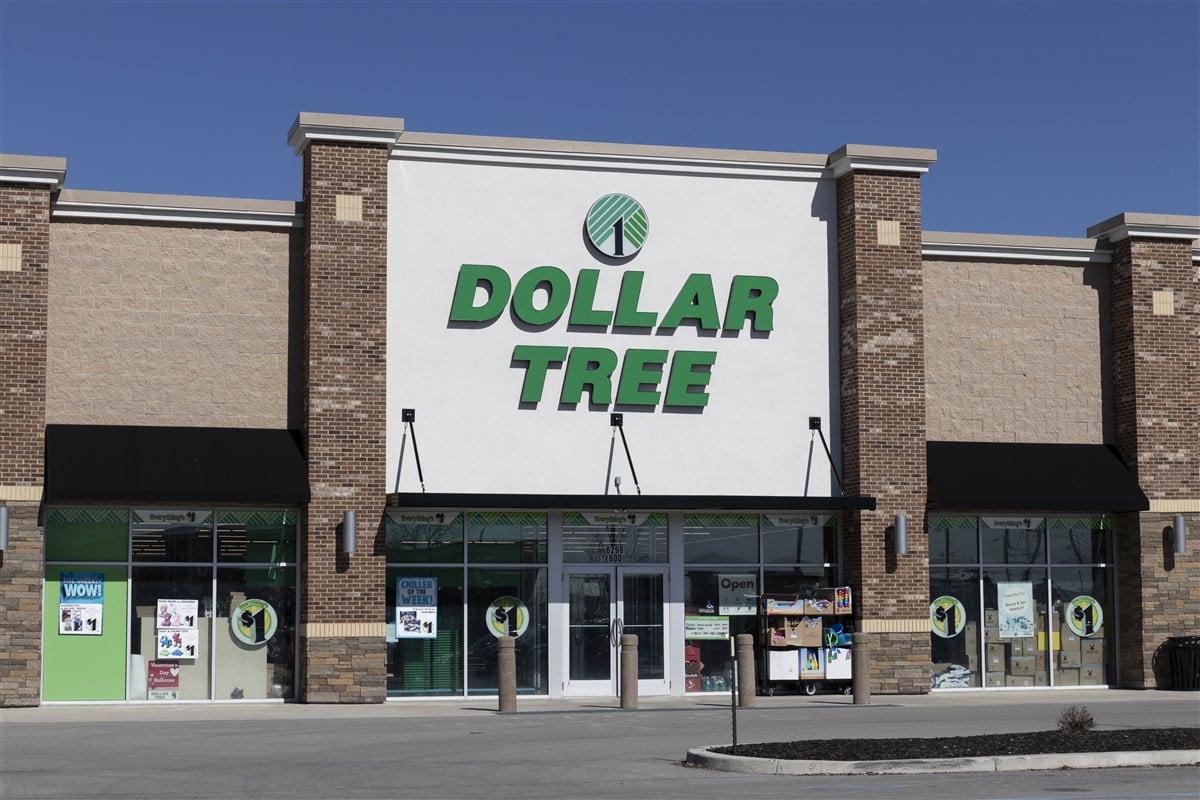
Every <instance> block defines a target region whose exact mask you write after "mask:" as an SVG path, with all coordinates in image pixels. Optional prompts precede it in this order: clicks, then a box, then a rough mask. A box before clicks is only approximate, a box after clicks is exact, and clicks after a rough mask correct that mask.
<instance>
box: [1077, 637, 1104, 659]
mask: <svg viewBox="0 0 1200 800" xmlns="http://www.w3.org/2000/svg"><path fill="white" fill-rule="evenodd" d="M1079 659H1080V660H1081V661H1082V662H1083V663H1084V664H1103V663H1104V640H1103V639H1095V638H1092V639H1083V640H1082V641H1080V642H1079Z"/></svg>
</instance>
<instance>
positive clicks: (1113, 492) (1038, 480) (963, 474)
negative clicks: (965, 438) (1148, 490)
mask: <svg viewBox="0 0 1200 800" xmlns="http://www.w3.org/2000/svg"><path fill="white" fill-rule="evenodd" d="M926 457H927V465H928V470H929V503H928V507H929V508H930V509H936V510H946V511H1096V512H1118V511H1145V510H1147V509H1148V508H1150V501H1148V500H1147V499H1146V495H1145V493H1144V492H1143V491H1142V490H1141V489H1140V488H1139V487H1138V485H1137V480H1136V479H1135V478H1134V476H1133V473H1132V472H1130V471H1129V468H1128V467H1126V466H1125V463H1124V462H1123V461H1121V457H1120V456H1119V455H1117V451H1116V450H1115V449H1114V448H1112V447H1111V446H1109V445H1103V444H1017V443H1011V442H928V443H927V444H926Z"/></svg>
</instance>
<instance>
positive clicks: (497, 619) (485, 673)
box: [466, 567, 549, 694]
mask: <svg viewBox="0 0 1200 800" xmlns="http://www.w3.org/2000/svg"><path fill="white" fill-rule="evenodd" d="M547 610H548V599H547V592H546V568H545V567H539V568H532V569H531V568H521V569H502V568H496V569H491V568H471V569H468V570H467V636H466V642H467V693H468V694H495V693H496V692H497V691H498V689H499V682H498V681H499V679H498V675H497V659H498V654H499V651H500V646H499V643H498V639H499V637H500V636H503V635H506V634H512V635H515V636H516V639H517V641H516V651H517V652H516V656H517V691H518V692H525V693H529V694H546V693H547V678H548V674H549V652H548V648H547V632H548V631H547V628H548V626H547Z"/></svg>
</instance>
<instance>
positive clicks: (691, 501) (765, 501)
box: [387, 492, 875, 511]
mask: <svg viewBox="0 0 1200 800" xmlns="http://www.w3.org/2000/svg"><path fill="white" fill-rule="evenodd" d="M387 504H388V506H390V507H393V508H431V509H433V508H445V509H456V508H463V509H474V508H479V509H483V508H486V509H498V510H499V509H505V510H507V509H520V510H542V511H544V510H546V509H561V510H565V511H618V510H619V511H856V510H857V511H874V510H875V498H874V497H787V496H774V495H772V496H765V497H764V496H756V495H681V494H670V495H662V494H659V495H650V494H456V493H440V494H428V493H425V492H401V493H399V494H389V495H388V498H387Z"/></svg>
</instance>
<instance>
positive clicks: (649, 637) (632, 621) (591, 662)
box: [564, 567, 670, 696]
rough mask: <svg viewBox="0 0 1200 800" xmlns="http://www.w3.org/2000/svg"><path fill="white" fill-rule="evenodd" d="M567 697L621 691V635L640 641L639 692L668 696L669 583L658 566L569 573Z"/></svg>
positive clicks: (567, 577)
mask: <svg viewBox="0 0 1200 800" xmlns="http://www.w3.org/2000/svg"><path fill="white" fill-rule="evenodd" d="M564 577H565V581H566V584H567V586H566V590H567V591H566V594H567V604H568V611H567V683H566V686H565V687H564V694H568V695H576V696H580V695H590V696H611V695H615V694H617V692H618V691H619V688H620V663H621V635H622V634H626V633H631V634H635V635H636V636H637V637H638V693H639V694H647V695H649V694H666V693H668V692H669V690H670V687H669V684H668V682H667V676H666V664H667V654H666V584H667V572H666V569H664V568H659V567H580V568H578V569H568V570H566V574H565V576H564Z"/></svg>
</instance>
